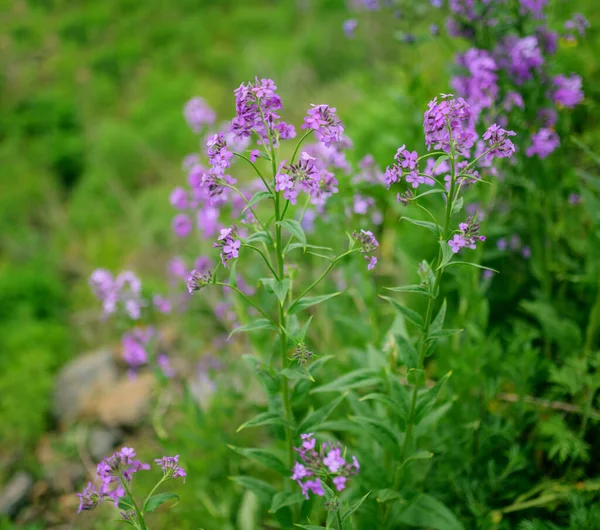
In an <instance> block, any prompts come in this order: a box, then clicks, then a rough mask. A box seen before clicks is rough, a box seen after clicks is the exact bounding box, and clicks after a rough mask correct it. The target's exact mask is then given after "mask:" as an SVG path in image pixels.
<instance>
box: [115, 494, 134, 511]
mask: <svg viewBox="0 0 600 530" xmlns="http://www.w3.org/2000/svg"><path fill="white" fill-rule="evenodd" d="M118 507H119V508H120V509H121V510H131V509H132V508H133V502H132V501H131V497H130V496H129V495H124V496H123V497H119V500H118Z"/></svg>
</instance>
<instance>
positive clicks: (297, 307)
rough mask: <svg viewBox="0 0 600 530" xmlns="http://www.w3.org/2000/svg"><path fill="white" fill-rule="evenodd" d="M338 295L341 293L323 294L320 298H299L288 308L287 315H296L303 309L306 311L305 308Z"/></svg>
mask: <svg viewBox="0 0 600 530" xmlns="http://www.w3.org/2000/svg"><path fill="white" fill-rule="evenodd" d="M340 294H342V293H341V292H338V293H331V294H324V295H321V296H307V297H305V298H301V299H300V300H296V301H295V302H294V303H293V304H292V305H291V306H290V308H289V309H288V314H290V315H293V314H294V313H298V312H299V311H302V310H303V309H306V308H307V307H310V306H313V305H317V304H320V303H321V302H324V301H325V300H329V299H330V298H334V297H335V296H338V295H340Z"/></svg>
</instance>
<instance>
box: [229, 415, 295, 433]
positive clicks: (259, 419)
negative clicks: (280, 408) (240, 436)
mask: <svg viewBox="0 0 600 530" xmlns="http://www.w3.org/2000/svg"><path fill="white" fill-rule="evenodd" d="M261 425H285V419H284V418H282V417H281V416H280V415H279V414H275V413H274V412H263V413H262V414H259V415H258V416H255V417H254V418H252V419H251V420H248V421H247V422H245V423H242V424H241V425H240V426H239V427H238V428H237V430H236V431H235V432H240V431H243V430H244V429H248V428H249V427H260V426H261Z"/></svg>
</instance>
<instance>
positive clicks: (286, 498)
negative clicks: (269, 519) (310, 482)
mask: <svg viewBox="0 0 600 530" xmlns="http://www.w3.org/2000/svg"><path fill="white" fill-rule="evenodd" d="M304 500H306V499H305V498H304V495H302V493H300V492H299V491H297V492H295V493H290V492H286V491H280V492H279V493H277V495H275V497H273V501H272V502H271V508H270V509H269V512H270V513H275V512H276V511H277V510H280V509H281V508H284V507H285V506H291V505H292V504H298V503H299V502H303V501H304Z"/></svg>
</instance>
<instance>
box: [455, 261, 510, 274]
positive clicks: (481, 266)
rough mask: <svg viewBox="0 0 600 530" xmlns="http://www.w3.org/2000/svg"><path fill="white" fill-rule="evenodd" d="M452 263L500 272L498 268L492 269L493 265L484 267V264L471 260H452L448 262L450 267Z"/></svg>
mask: <svg viewBox="0 0 600 530" xmlns="http://www.w3.org/2000/svg"><path fill="white" fill-rule="evenodd" d="M450 265H468V266H469V267H475V268H476V269H483V270H485V271H492V272H496V273H497V272H499V271H497V270H496V269H492V268H491V267H484V266H483V265H479V264H478V263H471V262H469V261H451V262H450V263H448V267H449V266H450Z"/></svg>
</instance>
